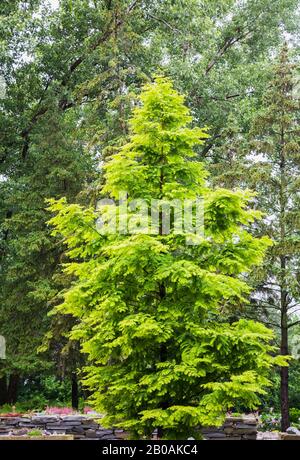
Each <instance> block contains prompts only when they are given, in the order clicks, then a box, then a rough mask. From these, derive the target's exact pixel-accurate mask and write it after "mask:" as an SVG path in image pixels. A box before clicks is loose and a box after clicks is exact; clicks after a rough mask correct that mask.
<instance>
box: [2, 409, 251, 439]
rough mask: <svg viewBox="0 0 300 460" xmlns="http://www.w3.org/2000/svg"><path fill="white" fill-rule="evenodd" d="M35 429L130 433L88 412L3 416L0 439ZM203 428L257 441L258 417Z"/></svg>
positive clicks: (91, 435)
mask: <svg viewBox="0 0 300 460" xmlns="http://www.w3.org/2000/svg"><path fill="white" fill-rule="evenodd" d="M34 429H39V430H40V431H41V432H43V433H44V434H58V435H62V434H69V435H73V436H74V439H79V440H95V441H96V440H101V439H103V440H116V439H122V438H126V436H127V433H126V432H125V431H123V430H113V429H111V430H108V429H105V428H103V427H102V426H101V425H100V423H99V422H98V421H97V420H94V419H93V418H91V417H88V416H85V415H66V416H58V415H34V416H31V417H29V416H23V417H1V416H0V440H1V436H4V435H6V436H7V435H12V436H20V435H26V434H27V433H28V432H30V431H31V430H34ZM201 431H202V433H203V436H204V439H206V440H220V441H221V440H222V441H223V440H224V441H226V440H235V441H239V440H255V439H256V435H257V420H256V418H255V417H254V416H243V417H227V418H226V420H225V423H224V425H223V426H222V427H220V428H205V429H202V430H201ZM153 438H154V439H155V436H154V437H153Z"/></svg>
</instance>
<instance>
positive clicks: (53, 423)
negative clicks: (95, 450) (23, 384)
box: [0, 415, 118, 440]
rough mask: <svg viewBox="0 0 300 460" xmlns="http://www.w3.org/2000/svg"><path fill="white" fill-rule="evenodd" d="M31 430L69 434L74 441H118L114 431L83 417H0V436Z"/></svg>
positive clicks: (22, 433)
mask: <svg viewBox="0 0 300 460" xmlns="http://www.w3.org/2000/svg"><path fill="white" fill-rule="evenodd" d="M33 429H39V430H41V431H45V432H47V433H49V434H71V435H73V436H74V439H80V440H100V439H103V440H104V439H107V440H109V439H111V440H115V439H118V438H117V436H116V435H115V434H114V430H107V429H105V428H103V427H102V426H101V425H100V423H99V422H98V421H96V420H93V419H91V418H90V417H86V416H84V415H66V416H56V415H35V416H32V417H9V418H8V417H1V416H0V440H1V435H9V434H12V435H15V436H18V435H24V434H26V433H27V432H30V431H31V430H33Z"/></svg>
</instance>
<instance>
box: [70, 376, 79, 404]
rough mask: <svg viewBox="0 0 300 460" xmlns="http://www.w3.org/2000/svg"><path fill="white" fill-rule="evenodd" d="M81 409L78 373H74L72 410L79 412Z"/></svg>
mask: <svg viewBox="0 0 300 460" xmlns="http://www.w3.org/2000/svg"><path fill="white" fill-rule="evenodd" d="M78 407H79V394H78V380H77V373H76V372H72V408H73V409H75V410H78Z"/></svg>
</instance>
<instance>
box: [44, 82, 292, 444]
mask: <svg viewBox="0 0 300 460" xmlns="http://www.w3.org/2000/svg"><path fill="white" fill-rule="evenodd" d="M190 122H191V117H190V115H189V111H188V109H187V108H186V107H185V105H184V99H183V97H182V96H180V95H179V94H178V93H177V92H176V91H175V90H174V89H173V87H172V84H171V82H170V81H169V80H168V79H165V78H162V77H157V78H156V79H155V82H154V83H153V84H149V85H147V86H146V87H145V88H144V90H143V92H142V95H141V105H140V106H139V107H137V108H136V109H135V111H134V115H133V118H132V120H131V128H132V134H131V137H130V141H129V143H128V144H126V145H125V146H124V147H123V148H122V149H121V150H120V152H119V153H117V154H116V155H114V156H113V157H112V159H111V160H110V161H109V162H108V163H107V165H106V167H105V172H106V183H105V187H104V191H105V193H106V194H108V195H110V196H111V197H117V196H118V193H119V192H121V191H124V190H126V191H127V193H128V201H129V203H130V202H131V201H132V200H133V199H136V198H144V199H146V200H150V199H151V198H157V199H159V200H162V201H164V200H166V199H168V200H170V199H173V198H180V199H183V198H186V197H196V196H197V195H201V196H202V197H203V198H204V202H205V206H204V213H205V231H206V234H205V237H203V238H200V239H199V240H198V241H197V242H198V244H194V245H187V244H186V240H185V238H184V235H183V234H176V233H175V232H174V231H173V232H172V231H171V232H170V233H169V234H166V235H163V234H162V233H161V232H159V234H158V235H153V234H145V233H136V234H131V235H130V234H125V235H122V234H118V233H115V234H99V233H98V232H97V231H96V227H95V220H96V218H97V216H98V214H97V212H95V211H94V210H93V209H84V208H82V207H80V206H79V205H74V204H71V205H68V204H67V203H66V200H65V199H61V200H59V201H51V205H50V210H51V211H52V212H53V213H55V216H54V217H52V219H51V221H50V222H51V224H52V225H53V226H55V230H54V233H55V234H62V235H63V237H64V239H65V242H66V244H67V245H68V248H69V251H68V254H69V257H71V259H74V261H72V262H71V263H69V264H66V266H65V270H66V272H67V273H68V274H73V275H74V276H75V277H76V281H75V282H74V283H73V285H72V286H71V288H70V289H69V290H67V291H66V292H65V294H64V303H63V304H62V305H60V306H58V307H57V308H56V311H57V312H60V313H64V314H71V315H73V316H75V317H76V318H77V320H78V323H77V324H76V326H75V327H74V328H73V330H72V332H71V337H72V338H73V339H78V340H80V341H81V344H82V351H83V352H84V353H86V354H87V355H88V358H89V366H87V368H86V378H85V384H86V385H87V387H88V388H89V389H90V390H91V391H92V394H93V396H92V401H93V403H94V405H95V407H96V408H97V409H100V410H102V411H105V413H106V417H105V419H104V423H105V424H106V425H114V426H120V427H123V428H127V429H129V430H130V431H131V432H132V435H133V436H141V435H149V434H150V433H151V432H152V430H153V429H154V428H156V427H158V428H159V429H160V435H161V436H163V437H165V438H173V439H174V438H175V439H180V438H184V437H186V436H187V435H189V434H192V433H193V432H194V431H195V429H196V427H197V426H199V425H210V424H218V423H220V422H221V421H222V420H223V417H224V414H225V412H226V410H227V409H228V408H230V407H232V406H233V405H234V404H235V401H237V400H238V401H239V402H240V403H242V404H244V405H245V406H246V407H248V408H250V409H253V408H255V407H256V406H257V405H258V404H259V395H260V394H263V393H264V389H263V388H264V387H265V386H267V385H268V371H269V370H270V368H271V367H272V366H273V365H275V364H282V365H284V364H285V363H286V359H284V358H282V357H273V356H272V355H274V348H273V346H272V345H271V344H270V342H271V340H272V337H273V335H272V332H271V331H270V330H268V329H267V328H266V327H265V326H263V325H262V324H259V323H255V322H253V321H245V320H241V321H239V322H237V323H235V324H226V323H225V324H224V323H220V322H219V321H218V317H219V314H220V311H221V309H222V308H223V307H224V305H225V304H228V303H230V304H234V303H238V302H244V301H245V296H246V295H247V293H248V290H249V289H248V286H247V284H246V283H245V282H244V281H243V279H242V274H243V273H244V272H247V271H248V270H249V269H250V268H251V267H252V266H253V264H258V263H260V262H261V260H262V258H263V255H264V251H265V249H266V247H267V246H269V244H270V241H269V240H268V239H267V238H261V239H257V238H254V237H253V236H251V235H250V234H249V233H248V232H247V231H246V228H245V226H246V225H247V224H249V223H250V222H252V221H253V220H254V219H255V218H257V217H259V215H260V214H259V212H257V211H255V212H254V211H251V210H249V209H248V202H249V199H250V198H251V194H249V193H243V192H241V191H237V192H231V191H229V190H224V189H217V190H211V189H209V188H208V187H207V186H206V183H205V177H206V173H205V170H204V168H203V165H202V164H201V163H199V162H197V161H195V159H194V153H193V146H194V145H196V144H199V143H202V142H203V139H205V138H206V137H207V134H206V132H205V130H201V129H199V128H191V127H190ZM131 214H132V213H131ZM131 217H132V215H130V216H129V218H131ZM271 352H272V355H271Z"/></svg>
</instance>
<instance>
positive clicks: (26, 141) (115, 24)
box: [21, 0, 140, 159]
mask: <svg viewBox="0 0 300 460" xmlns="http://www.w3.org/2000/svg"><path fill="white" fill-rule="evenodd" d="M139 2H140V0H134V1H133V2H132V3H131V4H130V5H129V7H128V8H127V10H126V12H125V14H124V16H123V17H122V18H120V19H118V21H117V22H114V20H113V19H111V20H110V21H109V24H108V26H107V29H106V31H105V32H104V33H103V34H101V36H100V37H99V38H98V39H97V40H96V41H95V42H94V43H93V44H92V45H91V46H90V48H89V50H88V51H89V52H92V51H95V50H96V49H97V48H98V47H99V46H100V45H101V44H103V43H105V42H106V41H107V40H108V39H109V38H110V36H111V35H112V34H113V33H115V31H116V29H119V28H120V27H122V25H123V24H124V22H125V20H126V19H127V18H128V15H130V13H132V11H134V9H135V8H136V6H137V5H138V3H139ZM112 26H113V27H112ZM87 54H88V53H85V54H82V55H81V56H79V57H78V58H77V59H75V60H74V61H73V62H72V63H71V64H70V66H69V70H68V72H67V74H66V75H65V76H64V78H63V79H62V80H61V82H60V86H61V87H66V86H67V85H68V82H69V81H70V78H71V76H72V75H73V73H74V72H75V71H76V69H77V68H78V67H79V66H80V65H81V64H82V63H83V62H84V60H85V59H86V56H87ZM50 83H51V79H50V81H49V82H48V84H47V85H46V87H45V90H44V94H43V96H42V97H41V99H40V101H39V102H38V104H37V106H36V109H35V112H34V114H33V115H32V117H31V119H30V121H29V123H28V126H27V128H25V129H24V130H23V131H22V132H21V137H22V138H23V148H22V151H21V154H22V158H23V159H25V158H26V156H27V153H28V149H29V143H30V139H29V137H30V133H31V131H32V129H33V127H34V125H35V124H36V122H37V121H38V119H39V118H40V117H41V116H42V115H44V114H45V113H47V112H48V109H49V107H48V106H44V107H40V106H41V102H42V101H43V99H44V96H45V94H46V93H47V90H48V87H49V85H50ZM73 105H74V103H72V102H70V101H67V100H66V98H65V97H64V98H61V99H60V101H59V102H58V107H59V108H60V109H61V110H63V111H64V110H67V109H68V108H70V107H72V106H73ZM39 107H40V108H39ZM37 109H38V110H37Z"/></svg>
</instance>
